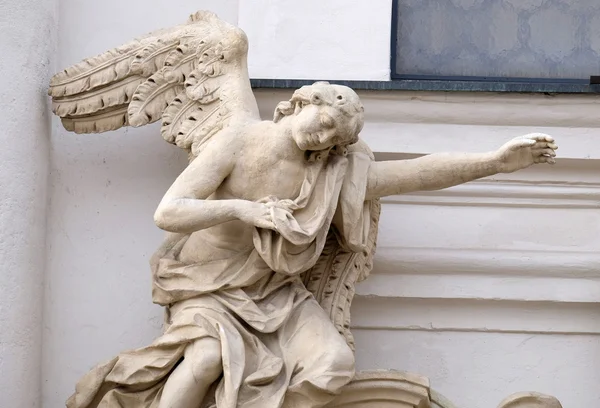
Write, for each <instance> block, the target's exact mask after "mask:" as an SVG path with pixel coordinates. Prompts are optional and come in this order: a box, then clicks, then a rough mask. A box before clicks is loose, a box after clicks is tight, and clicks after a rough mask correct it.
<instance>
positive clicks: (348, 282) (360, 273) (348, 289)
mask: <svg viewBox="0 0 600 408" xmlns="http://www.w3.org/2000/svg"><path fill="white" fill-rule="evenodd" d="M370 207H371V208H370V210H371V211H370V214H371V226H370V229H369V238H368V243H367V247H366V249H365V251H364V252H359V253H355V252H350V251H347V250H345V249H343V248H342V247H341V246H340V244H339V242H338V239H337V237H336V235H335V233H334V232H333V231H331V230H330V231H329V235H328V236H327V241H326V243H325V247H324V249H323V252H322V254H321V256H320V257H319V260H318V261H317V263H316V264H315V266H314V267H312V268H311V269H309V270H308V271H307V272H306V273H305V275H304V284H305V285H306V287H307V288H308V290H310V291H311V292H312V294H313V295H314V296H315V298H316V299H317V301H318V302H319V303H320V304H321V307H322V308H323V309H324V310H325V312H326V313H328V314H329V317H330V318H331V321H332V322H333V324H334V325H335V327H336V328H337V329H338V332H339V333H340V334H341V335H343V336H344V337H345V338H346V341H347V342H348V345H349V346H350V347H351V348H352V350H354V337H353V336H352V333H351V332H350V306H351V304H352V299H353V298H354V293H355V291H354V285H355V284H356V283H357V282H360V281H362V280H364V279H366V278H367V277H368V276H369V273H370V272H371V270H372V269H373V256H374V255H375V247H376V241H377V229H378V225H379V214H380V212H381V204H380V202H379V199H376V200H373V201H371V202H370Z"/></svg>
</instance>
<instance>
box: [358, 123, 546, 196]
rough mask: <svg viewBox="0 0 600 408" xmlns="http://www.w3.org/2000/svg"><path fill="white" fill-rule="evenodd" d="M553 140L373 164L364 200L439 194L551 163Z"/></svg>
mask: <svg viewBox="0 0 600 408" xmlns="http://www.w3.org/2000/svg"><path fill="white" fill-rule="evenodd" d="M556 149H557V146H556V144H554V139H553V138H552V137H550V136H548V135H545V134H541V133H533V134H529V135H526V136H522V137H518V138H516V139H513V140H511V141H510V142H508V143H506V144H505V145H504V146H502V147H501V148H500V149H498V150H497V151H495V152H489V153H437V154H431V155H428V156H423V157H420V158H418V159H412V160H397V161H382V162H374V163H373V164H372V165H371V170H370V171H369V181H368V184H367V199H372V198H376V197H385V196H389V195H395V194H403V193H410V192H414V191H426V190H440V189H443V188H447V187H452V186H455V185H458V184H462V183H466V182H468V181H473V180H476V179H479V178H482V177H487V176H491V175H493V174H497V173H511V172H513V171H516V170H520V169H524V168H526V167H529V166H531V165H532V164H534V163H550V164H552V163H554V156H556V153H555V150H556Z"/></svg>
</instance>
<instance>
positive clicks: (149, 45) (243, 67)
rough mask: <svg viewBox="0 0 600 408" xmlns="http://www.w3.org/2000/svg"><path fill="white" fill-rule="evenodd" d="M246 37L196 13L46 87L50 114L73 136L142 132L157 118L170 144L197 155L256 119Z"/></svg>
mask: <svg viewBox="0 0 600 408" xmlns="http://www.w3.org/2000/svg"><path fill="white" fill-rule="evenodd" d="M247 54H248V40H247V37H246V35H245V33H244V32H243V31H242V30H241V29H239V28H237V27H234V26H232V25H230V24H228V23H226V22H224V21H222V20H220V19H219V18H218V17H217V16H216V15H215V14H213V13H210V12H206V11H200V12H197V13H195V14H193V15H192V16H190V18H189V20H188V22H187V23H186V24H182V25H179V26H176V27H173V28H169V29H165V30H161V31H156V32H153V33H150V34H148V35H146V36H144V37H142V38H139V39H136V40H133V41H131V42H129V43H127V44H125V45H123V46H121V47H118V48H115V49H113V50H110V51H107V52H105V53H103V54H101V55H98V56H96V57H93V58H89V59H86V60H84V61H82V62H80V63H78V64H76V65H74V66H72V67H70V68H67V69H65V70H64V71H62V72H60V73H58V74H56V75H55V76H54V77H53V78H52V79H51V82H50V89H49V91H48V93H49V95H50V96H51V97H52V106H53V112H54V113H55V114H56V115H58V116H60V118H61V120H62V123H63V126H64V127H65V128H66V129H67V130H69V131H73V132H75V133H98V132H106V131H110V130H115V129H118V128H120V127H122V126H134V127H138V126H143V125H146V124H149V123H152V122H156V121H157V120H159V119H162V127H161V133H162V136H163V138H164V139H165V140H166V141H168V142H169V143H172V144H176V145H177V146H179V147H181V148H183V149H186V150H188V151H191V153H192V155H193V156H195V155H196V154H197V151H198V149H199V148H200V147H201V146H202V145H203V143H204V142H206V141H207V140H208V139H209V138H210V137H211V136H212V135H213V134H215V133H216V132H218V131H219V130H220V129H222V128H223V127H225V126H228V125H230V124H232V123H233V122H235V121H243V120H247V119H248V118H254V119H259V113H258V107H257V105H256V100H255V99H254V95H253V93H252V88H251V86H250V80H249V78H248V67H247Z"/></svg>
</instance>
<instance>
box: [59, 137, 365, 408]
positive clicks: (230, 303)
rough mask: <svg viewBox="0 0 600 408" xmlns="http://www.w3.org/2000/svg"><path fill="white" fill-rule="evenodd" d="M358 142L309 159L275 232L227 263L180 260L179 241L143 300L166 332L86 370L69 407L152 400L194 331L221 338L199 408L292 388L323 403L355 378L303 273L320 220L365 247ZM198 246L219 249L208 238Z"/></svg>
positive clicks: (257, 401)
mask: <svg viewBox="0 0 600 408" xmlns="http://www.w3.org/2000/svg"><path fill="white" fill-rule="evenodd" d="M367 149H368V148H366V146H365V145H362V142H359V144H356V145H354V146H351V147H350V148H349V151H348V154H347V155H340V154H329V155H328V156H326V157H322V158H320V159H317V160H314V161H312V162H310V163H309V164H308V165H307V169H306V175H305V179H304V182H303V184H302V187H301V191H300V193H299V195H298V197H297V198H296V199H294V200H293V202H292V203H290V205H291V206H292V208H293V212H292V213H289V212H286V211H283V210H281V209H280V208H278V207H276V206H275V207H272V209H271V211H272V217H273V220H274V222H275V225H276V231H272V230H265V229H258V228H255V229H254V232H253V240H252V242H248V245H247V246H246V247H244V248H242V249H236V250H235V251H233V252H234V253H232V254H231V256H228V257H227V258H226V259H221V260H216V261H215V260H212V261H209V262H198V263H194V264H185V263H183V262H181V261H180V260H179V258H178V255H179V253H180V251H181V249H182V247H183V246H184V245H185V242H186V241H187V239H189V235H188V236H185V237H183V238H182V239H181V240H180V241H179V242H178V243H177V244H176V245H175V246H174V247H173V248H172V249H171V250H170V251H169V252H168V253H167V254H166V255H164V256H163V257H162V258H161V259H160V261H159V262H158V263H157V264H156V267H155V268H154V269H153V293H152V296H153V301H154V302H155V303H157V304H160V305H163V306H165V307H167V310H168V312H169V314H170V318H169V324H168V326H167V327H166V329H165V332H164V334H163V335H161V336H160V337H158V338H157V339H156V340H155V341H154V342H153V343H152V344H151V345H149V346H147V347H144V348H141V349H137V350H133V351H127V352H123V353H121V354H119V355H118V356H117V357H115V358H113V359H111V360H110V361H107V362H105V363H103V364H100V365H98V366H96V367H95V368H93V369H92V370H91V371H90V372H89V373H88V374H86V375H85V376H84V377H83V378H81V380H80V381H79V383H78V384H77V386H76V391H75V394H74V395H73V396H71V398H70V399H69V400H68V401H67V407H68V408H96V407H99V408H117V407H123V408H142V407H144V408H156V407H157V406H158V403H159V401H160V396H161V393H162V389H163V386H164V384H165V382H166V380H167V379H168V376H169V373H170V372H172V370H173V369H174V368H176V366H177V364H178V363H179V362H180V361H181V359H182V358H183V355H184V350H185V348H186V346H187V345H188V344H190V343H191V342H194V341H196V340H199V339H202V338H204V337H212V338H214V339H218V340H219V342H220V345H221V356H222V364H223V375H222V376H221V378H220V379H219V380H217V382H216V383H215V384H213V387H212V389H211V390H210V391H209V395H208V396H207V398H206V399H205V401H204V404H203V407H214V406H215V404H216V406H218V407H219V408H241V407H243V408H259V407H260V408H279V407H281V406H282V404H283V403H284V400H286V398H287V396H289V394H290V392H297V393H300V394H304V395H306V396H307V397H308V398H310V400H312V401H316V403H317V405H319V401H322V402H323V403H322V404H321V405H323V404H325V403H326V402H327V401H328V400H329V399H331V398H332V396H334V395H335V394H337V393H339V390H340V389H341V387H342V386H343V385H345V384H346V383H348V382H349V381H350V380H351V379H352V376H353V374H354V373H353V369H354V360H353V356H352V353H351V351H350V349H349V348H348V347H347V345H346V344H345V342H344V340H343V338H342V336H341V335H340V334H339V333H337V331H336V330H335V327H334V326H333V324H332V323H331V321H329V319H328V317H327V315H326V314H325V313H324V312H323V311H322V309H320V307H319V306H318V304H317V303H316V301H315V300H314V298H313V296H312V294H311V293H310V292H309V291H308V290H307V289H306V287H305V286H304V284H303V282H302V277H301V275H302V273H303V272H306V271H307V270H309V269H310V268H311V267H313V266H314V265H315V263H316V261H317V260H318V258H319V256H320V255H321V252H322V250H323V247H324V245H325V240H326V238H327V234H328V233H329V231H330V228H331V229H332V230H333V232H335V233H336V236H337V238H338V241H339V244H340V245H342V246H343V247H344V248H346V249H349V250H352V251H354V252H358V251H362V250H364V248H365V246H366V243H367V237H368V234H369V225H370V214H369V203H368V202H367V201H365V196H366V186H367V175H368V169H369V165H370V163H371V161H372V156H371V154H370V152H368V150H367ZM204 244H205V245H208V246H211V245H212V246H218V245H219V242H218V237H211V241H210V242H208V241H207V242H205V243H204ZM307 342H308V344H307ZM344 347H345V348H344ZM286 401H287V400H286Z"/></svg>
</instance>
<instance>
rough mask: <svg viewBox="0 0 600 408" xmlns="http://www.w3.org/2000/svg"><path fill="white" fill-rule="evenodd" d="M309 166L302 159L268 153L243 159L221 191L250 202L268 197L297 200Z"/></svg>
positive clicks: (237, 164)
mask: <svg viewBox="0 0 600 408" xmlns="http://www.w3.org/2000/svg"><path fill="white" fill-rule="evenodd" d="M306 166H307V163H306V161H305V160H304V159H303V158H302V159H299V160H294V159H290V158H281V157H277V155H275V154H269V151H268V150H265V151H264V152H261V153H260V154H254V155H252V157H251V156H249V155H248V156H245V157H242V158H240V160H239V161H238V162H237V163H236V166H235V168H234V170H233V171H232V173H231V174H230V175H229V177H228V178H227V180H225V182H224V183H223V185H222V187H221V188H220V190H221V193H224V194H226V195H228V196H230V197H235V198H242V199H246V200H251V201H256V200H260V199H261V198H265V197H267V196H275V197H277V198H278V199H280V200H282V199H294V198H296V197H297V196H298V194H299V193H300V188H301V187H302V183H303V182H304V179H305V176H306Z"/></svg>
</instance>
